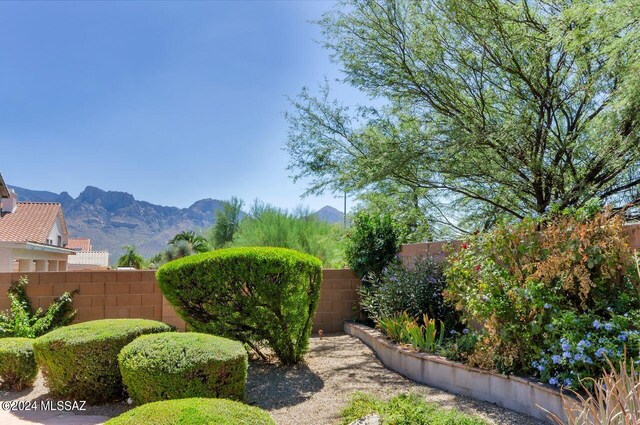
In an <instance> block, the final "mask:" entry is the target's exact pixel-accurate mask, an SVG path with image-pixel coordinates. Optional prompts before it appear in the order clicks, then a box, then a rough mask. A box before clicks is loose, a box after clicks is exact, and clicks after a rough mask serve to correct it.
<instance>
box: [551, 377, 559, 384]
mask: <svg viewBox="0 0 640 425" xmlns="http://www.w3.org/2000/svg"><path fill="white" fill-rule="evenodd" d="M549 383H550V384H551V385H558V383H559V382H558V378H555V377H553V378H551V379H549Z"/></svg>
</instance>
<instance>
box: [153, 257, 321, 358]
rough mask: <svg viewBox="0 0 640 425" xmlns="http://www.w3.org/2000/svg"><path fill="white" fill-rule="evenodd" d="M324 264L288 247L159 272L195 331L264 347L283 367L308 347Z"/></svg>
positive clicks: (194, 261)
mask: <svg viewBox="0 0 640 425" xmlns="http://www.w3.org/2000/svg"><path fill="white" fill-rule="evenodd" d="M321 268H322V264H321V262H320V260H319V259H317V258H315V257H312V256H311V255H308V254H304V253H301V252H298V251H294V250H290V249H285V248H269V247H253V248H227V249H220V250H217V251H212V252H207V253H204V254H199V255H193V256H190V257H185V258H182V259H179V260H176V261H172V262H170V263H167V264H165V265H163V266H162V267H160V269H158V271H157V273H156V276H157V278H158V282H159V283H160V289H161V290H162V292H163V294H164V295H165V297H166V298H167V300H169V302H170V303H171V304H173V306H174V307H175V309H176V311H177V312H178V314H179V315H180V316H181V317H182V318H183V319H184V320H185V322H186V323H187V324H188V325H189V326H190V327H191V328H192V329H193V330H195V331H197V332H204V333H209V334H214V335H219V336H223V337H227V338H231V339H236V340H238V341H241V342H243V343H247V344H248V345H250V346H251V347H252V348H254V349H256V350H258V352H259V347H258V346H259V345H260V344H262V343H265V344H266V345H267V346H268V347H269V348H270V349H271V350H273V352H274V353H275V354H276V355H277V356H278V358H279V359H280V361H281V362H282V363H284V364H293V363H296V362H298V361H300V360H301V359H302V357H303V355H304V353H305V352H306V350H307V348H308V346H309V335H310V333H311V324H312V323H311V318H312V317H313V314H314V313H315V310H316V307H317V305H318V297H319V296H320V284H321V281H322V269H321Z"/></svg>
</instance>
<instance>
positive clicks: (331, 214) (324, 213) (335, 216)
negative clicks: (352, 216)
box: [316, 205, 344, 224]
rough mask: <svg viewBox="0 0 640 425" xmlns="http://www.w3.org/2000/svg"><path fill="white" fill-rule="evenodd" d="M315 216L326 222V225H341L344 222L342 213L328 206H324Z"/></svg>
mask: <svg viewBox="0 0 640 425" xmlns="http://www.w3.org/2000/svg"><path fill="white" fill-rule="evenodd" d="M316 215H317V216H318V218H319V219H320V220H322V221H326V222H327V223H332V224H334V223H343V222H344V214H343V213H342V211H339V210H337V209H335V208H333V207H331V206H329V205H326V206H324V207H322V208H320V209H319V210H318V211H317V212H316Z"/></svg>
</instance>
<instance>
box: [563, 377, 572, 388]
mask: <svg viewBox="0 0 640 425" xmlns="http://www.w3.org/2000/svg"><path fill="white" fill-rule="evenodd" d="M564 386H565V387H570V386H571V379H569V378H567V379H565V380H564Z"/></svg>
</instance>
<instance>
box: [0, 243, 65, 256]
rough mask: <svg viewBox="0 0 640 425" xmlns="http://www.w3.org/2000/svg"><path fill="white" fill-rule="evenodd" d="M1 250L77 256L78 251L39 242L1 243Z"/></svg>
mask: <svg viewBox="0 0 640 425" xmlns="http://www.w3.org/2000/svg"><path fill="white" fill-rule="evenodd" d="M0 248H12V249H31V250H34V251H44V252H54V253H58V254H69V255H75V254H76V251H74V250H72V249H68V248H63V247H61V246H55V245H47V244H44V243H39V242H28V241H25V242H13V241H0Z"/></svg>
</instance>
